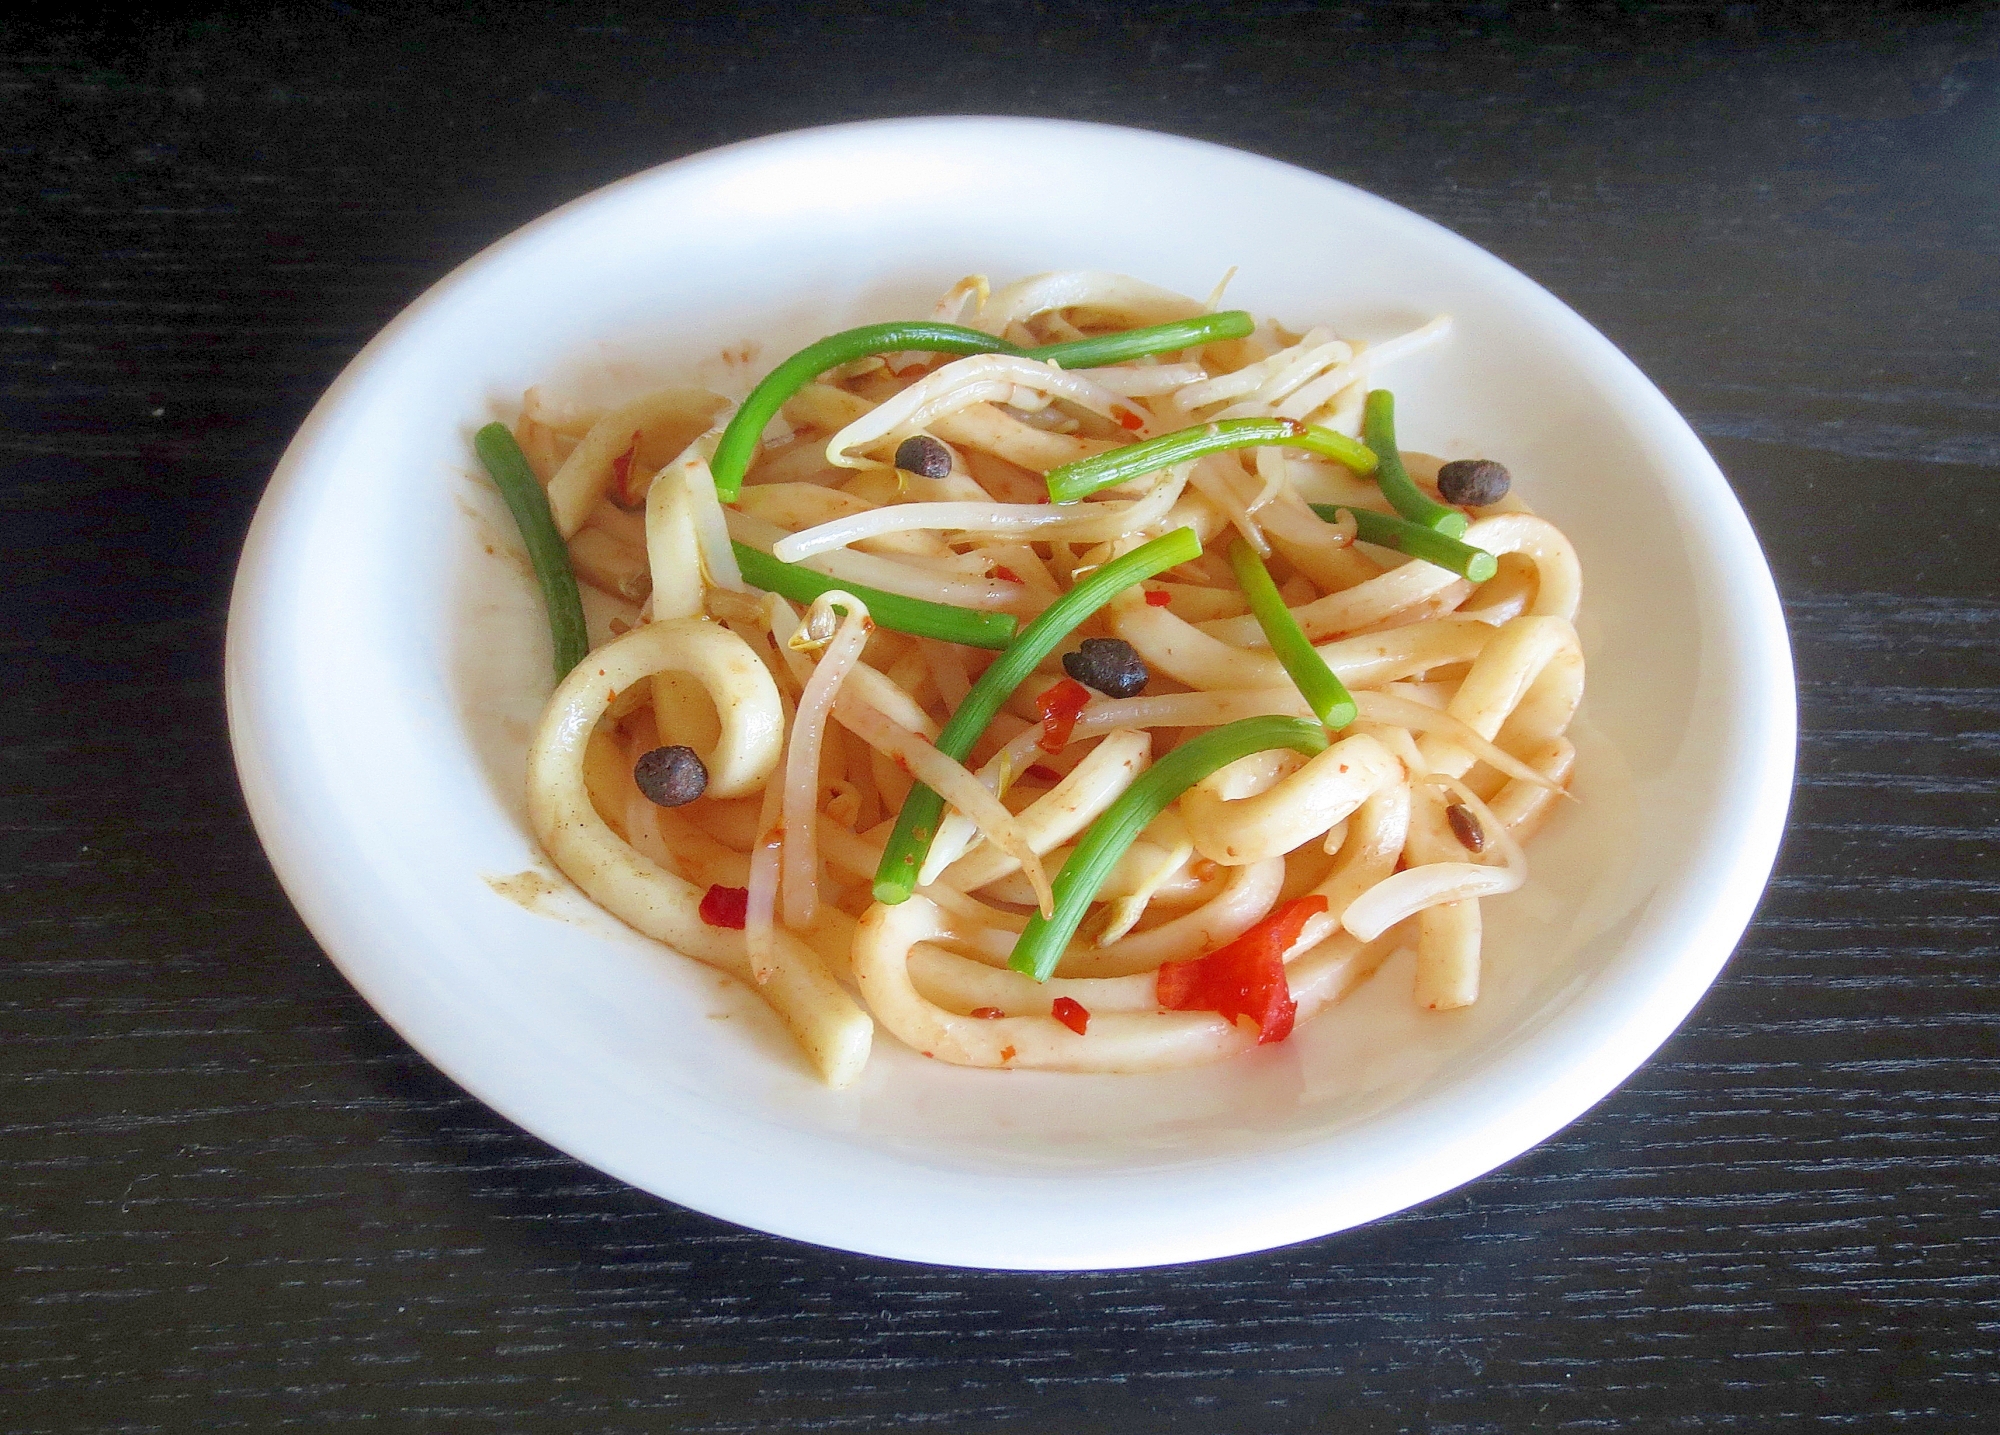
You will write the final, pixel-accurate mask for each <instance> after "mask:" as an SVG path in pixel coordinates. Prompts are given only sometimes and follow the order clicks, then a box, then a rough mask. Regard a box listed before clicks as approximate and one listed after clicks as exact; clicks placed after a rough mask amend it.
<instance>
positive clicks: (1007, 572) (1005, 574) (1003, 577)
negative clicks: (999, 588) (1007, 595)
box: [993, 563, 1021, 583]
mask: <svg viewBox="0 0 2000 1435" xmlns="http://www.w3.org/2000/svg"><path fill="white" fill-rule="evenodd" d="M993 576H994V577H995V578H998V579H999V580H1000V581H1001V582H1003V583H1019V582H1020V581H1021V575H1020V574H1019V573H1016V572H1015V571H1014V570H1013V569H1012V568H1003V567H1001V566H1000V565H999V564H997V563H996V564H994V565H993Z"/></svg>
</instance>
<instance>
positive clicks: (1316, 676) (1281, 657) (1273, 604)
mask: <svg viewBox="0 0 2000 1435" xmlns="http://www.w3.org/2000/svg"><path fill="white" fill-rule="evenodd" d="M1229 566H1230V567H1231V568H1233V569H1235V570H1236V581H1237V582H1238V583H1239V584H1241V585H1242V588H1243V592H1244V594H1245V596H1247V597H1248V598H1249V599H1250V611H1251V612H1252V613H1254V614H1256V616H1257V626H1258V627H1260V628H1262V629H1263V630H1264V637H1265V640H1266V641H1268V642H1269V643H1270V645H1271V651H1272V653H1274V654H1275V655H1276V656H1277V659H1278V661H1279V662H1281V663H1283V664H1284V665H1285V671H1286V672H1288V673H1290V674H1291V675H1292V681H1293V682H1294V683H1297V684H1298V688H1299V691H1300V692H1301V693H1303V694H1305V699H1306V705H1307V706H1308V707H1310V708H1311V709H1312V710H1313V711H1314V712H1315V713H1317V714H1318V715H1319V720H1320V721H1321V722H1322V723H1324V724H1326V726H1327V727H1329V728H1343V727H1346V726H1347V725H1348V724H1349V723H1351V722H1353V721H1354V715H1355V712H1356V711H1357V709H1356V708H1355V705H1354V698H1353V697H1352V696H1351V695H1350V694H1349V693H1348V691H1347V685H1346V684H1345V683H1343V682H1341V680H1340V678H1339V677H1338V675H1336V674H1335V673H1334V671H1333V669H1332V668H1330V667H1328V666H1327V665H1326V659H1325V658H1322V657H1321V656H1320V655H1319V654H1318V653H1316V652H1314V651H1313V645H1312V644H1311V643H1310V642H1308V641H1307V640H1306V635H1305V631H1304V630H1303V629H1301V628H1300V627H1299V620H1298V619H1297V618H1294V617H1293V616H1292V610H1291V609H1290V608H1287V607H1286V606H1285V600H1284V599H1283V598H1281V597H1280V596H1278V585H1277V584H1275V583H1273V582H1272V581H1271V574H1270V570H1269V569H1267V568H1265V567H1264V560H1263V559H1261V558H1259V557H1258V556H1257V550H1256V549H1254V548H1252V547H1251V546H1250V545H1249V544H1248V543H1245V542H1244V541H1243V540H1242V539H1241V538H1238V539H1236V540H1235V541H1233V542H1232V543H1231V544H1230V545H1229Z"/></svg>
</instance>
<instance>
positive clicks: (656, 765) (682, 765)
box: [632, 747, 708, 807]
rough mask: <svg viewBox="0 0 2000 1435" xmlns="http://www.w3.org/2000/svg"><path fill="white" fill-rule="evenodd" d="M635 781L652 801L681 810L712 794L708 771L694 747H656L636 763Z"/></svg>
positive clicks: (634, 769)
mask: <svg viewBox="0 0 2000 1435" xmlns="http://www.w3.org/2000/svg"><path fill="white" fill-rule="evenodd" d="M632 780H633V781H634V782H636V783H638V784H639V790H640V791H641V792H643V793H645V794H646V797H647V799H648V800H649V801H651V802H655V803H657V804H659V805H660V806H661V807H681V806H684V805H685V804H687V803H690V802H693V801H694V800H695V799H696V798H697V797H699V796H701V795H702V793H704V792H706V791H708V768H707V766H706V765H705V764H704V763H703V762H702V760H701V758H700V757H699V756H697V755H696V753H695V750H694V749H693V748H691V747H656V748H654V749H653V750H652V751H651V752H648V753H643V754H641V755H640V758H639V760H638V762H636V763H634V764H633V766H632Z"/></svg>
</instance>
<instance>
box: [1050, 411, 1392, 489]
mask: <svg viewBox="0 0 2000 1435" xmlns="http://www.w3.org/2000/svg"><path fill="white" fill-rule="evenodd" d="M1265 444H1282V445H1284V446H1285V447H1286V448H1302V449H1305V450H1307V451H1308V452H1310V453H1317V454H1321V455H1324V456H1325V457H1327V458H1330V459H1334V460H1336V461H1337V462H1340V463H1344V464H1346V465H1347V466H1348V467H1349V468H1351V469H1353V470H1354V471H1355V472H1356V473H1358V474H1362V475H1364V476H1365V475H1367V474H1370V473H1373V472H1374V471H1375V455H1374V454H1373V453H1371V452H1370V451H1369V450H1368V448H1366V447H1365V446H1364V445H1362V444H1360V443H1357V442H1355V440H1353V439H1351V438H1349V437H1348V436H1347V435H1346V434H1344V433H1338V432H1336V431H1335V430H1333V429H1329V428H1321V427H1320V426H1319V425H1318V424H1306V423H1300V422H1299V421H1298V420H1297V419H1223V420H1221V421H1220V422H1218V423H1207V424H1196V425H1194V426H1193V427H1192V428H1184V429H1175V430H1174V431H1173V432H1172V433H1163V434H1161V435H1160V436H1159V437H1158V438H1149V439H1147V440H1145V441H1144V442H1142V443H1134V444H1127V445H1126V446H1125V447H1124V448H1114V449H1107V450H1106V451H1105V452H1103V453H1097V454H1092V455H1091V456H1090V457H1089V458H1080V459H1078V460H1077V461H1076V462H1074V463H1066V464H1063V465H1062V466H1061V467H1059V468H1052V469H1050V470H1049V478H1048V484H1049V497H1050V498H1052V499H1054V500H1055V501H1056V502H1057V503H1074V502H1076V500H1077V499H1079V498H1082V497H1083V496H1084V495H1086V494H1091V493H1095V492H1097V490H1098V489H1100V488H1109V487H1110V486H1111V485H1112V484H1114V483H1123V482H1125V480H1127V479H1128V478H1141V477H1143V476H1145V475H1146V474H1149V473H1155V472H1157V471H1159V470H1160V469H1163V468H1170V467H1172V466H1173V465H1174V464H1177V463H1187V462H1188V461H1190V460H1192V459H1197V458H1201V457H1203V456H1204V455H1207V454H1211V453H1226V452H1227V451H1228V450H1230V449H1235V448H1257V447H1261V446H1263V445H1265Z"/></svg>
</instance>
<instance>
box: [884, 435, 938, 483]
mask: <svg viewBox="0 0 2000 1435" xmlns="http://www.w3.org/2000/svg"><path fill="white" fill-rule="evenodd" d="M896 467H898V468H900V469H902V470H904V471H905V472H907V473H914V474H915V475H916V476H917V477H919V478H943V477H944V476H945V475H947V474H949V473H950V472H951V450H950V449H948V448H946V447H945V446H944V445H943V444H941V443H939V442H938V441H937V440H936V439H934V438H932V437H931V436H930V435H929V434H927V433H920V434H916V435H913V436H912V437H910V438H906V439H904V440H903V441H902V442H901V443H899V444H897V445H896Z"/></svg>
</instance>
